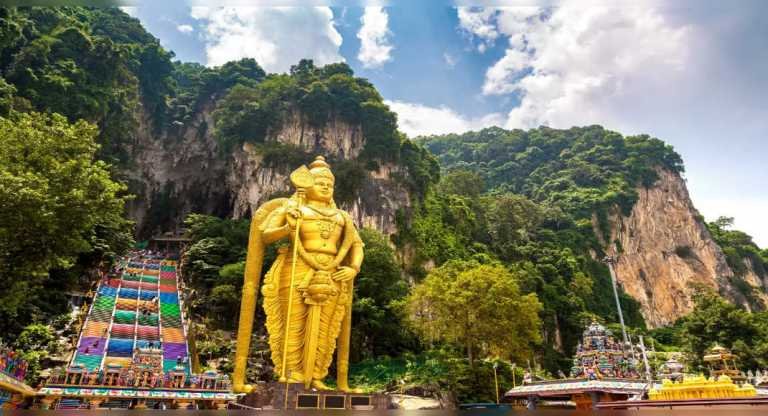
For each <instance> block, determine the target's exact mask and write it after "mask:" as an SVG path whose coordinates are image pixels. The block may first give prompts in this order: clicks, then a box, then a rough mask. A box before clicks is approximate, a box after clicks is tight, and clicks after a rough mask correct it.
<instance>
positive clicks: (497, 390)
mask: <svg viewBox="0 0 768 416" xmlns="http://www.w3.org/2000/svg"><path fill="white" fill-rule="evenodd" d="M498 366H499V363H497V362H494V363H493V383H494V385H495V386H496V404H499V376H498V375H497V373H496V368H497V367H498Z"/></svg>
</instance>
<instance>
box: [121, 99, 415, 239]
mask: <svg viewBox="0 0 768 416" xmlns="http://www.w3.org/2000/svg"><path fill="white" fill-rule="evenodd" d="M213 107H214V104H213V103H212V102H211V103H209V104H208V105H206V106H203V108H202V110H201V111H199V112H198V113H197V115H196V116H195V117H194V118H193V120H192V121H191V122H189V123H188V124H187V125H186V126H183V127H181V128H180V131H179V132H177V133H176V134H173V135H171V136H169V135H166V134H163V135H160V136H158V135H155V134H153V131H152V129H151V128H150V127H149V126H150V125H151V119H149V117H147V116H145V115H143V111H140V112H139V113H140V114H141V116H140V117H139V120H140V122H139V128H138V132H137V135H136V141H135V143H134V144H133V145H132V146H131V148H130V149H129V153H130V154H131V155H132V160H133V163H134V167H133V168H131V169H129V170H128V171H127V172H124V174H125V176H127V178H128V180H129V183H130V184H131V190H132V191H133V192H134V193H136V194H137V198H136V199H135V200H134V201H132V202H131V204H130V205H129V213H130V215H131V217H132V218H134V219H135V220H136V222H137V228H138V229H139V230H140V234H142V236H144V237H147V236H151V235H153V234H155V233H156V232H158V231H160V230H166V231H167V230H169V229H172V228H178V227H179V226H180V225H181V221H182V220H183V218H184V217H185V216H186V215H187V214H188V213H190V212H199V213H207V214H214V215H219V216H225V217H233V218H242V217H247V216H249V215H250V211H251V209H252V208H254V209H255V208H256V207H257V206H258V205H259V204H262V203H264V202H266V201H267V200H269V199H270V198H272V197H275V196H276V195H285V194H286V193H288V192H289V191H290V189H291V188H290V181H289V179H288V175H289V174H290V172H291V170H292V169H294V168H296V167H298V166H268V165H267V164H266V163H265V161H264V157H263V155H261V154H260V153H259V151H258V148H257V147H256V146H253V145H250V144H245V145H243V146H242V147H241V148H238V149H234V150H233V151H232V152H230V153H228V154H222V151H221V150H220V149H219V146H218V144H217V142H216V140H215V139H214V138H213V135H212V126H213V119H212V117H211V112H212V110H213ZM265 141H266V142H275V143H281V144H286V145H292V146H294V147H296V148H299V149H302V150H304V151H305V152H307V153H310V154H317V155H324V156H326V157H331V158H336V159H343V160H348V159H355V158H357V157H358V156H359V155H360V152H361V151H362V150H363V146H364V145H365V137H363V133H362V129H361V128H360V126H355V125H350V124H349V123H346V122H344V121H341V120H335V119H332V120H329V121H328V122H327V123H326V124H325V126H323V127H321V128H317V127H313V126H310V125H309V124H308V123H306V122H305V121H304V120H303V119H302V117H301V115H300V114H298V113H293V114H291V115H290V116H289V117H287V118H286V120H285V122H284V123H283V125H282V127H281V128H280V129H277V130H275V131H271V132H269V133H268V134H267V138H266V140H265ZM332 168H333V166H332ZM404 174H405V172H404V169H402V168H401V167H400V166H397V165H391V164H390V165H387V164H383V165H381V166H380V167H379V170H378V171H373V172H371V171H366V173H365V175H364V177H363V178H361V179H360V181H359V191H358V194H357V196H356V199H354V200H353V201H349V202H346V203H343V204H341V208H343V209H345V210H347V211H349V212H350V213H351V214H352V216H353V218H354V219H355V221H356V222H357V223H358V225H361V226H366V227H372V228H376V229H378V230H379V231H382V232H383V233H385V234H391V233H394V232H395V231H396V224H395V213H396V212H397V211H398V209H400V208H405V209H407V208H408V207H410V205H411V201H410V197H409V194H408V191H407V189H405V187H403V186H402V185H401V184H400V183H399V182H398V181H397V180H395V177H396V176H398V175H399V176H402V175H404ZM149 213H151V214H152V215H151V217H152V218H160V219H161V221H162V222H161V223H160V224H153V223H150V222H149V217H150V216H149V215H148V214H149Z"/></svg>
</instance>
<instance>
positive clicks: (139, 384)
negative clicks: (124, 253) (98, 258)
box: [38, 253, 235, 409]
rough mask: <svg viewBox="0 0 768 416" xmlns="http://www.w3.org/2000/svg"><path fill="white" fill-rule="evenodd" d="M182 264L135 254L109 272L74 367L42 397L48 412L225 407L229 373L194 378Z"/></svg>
mask: <svg viewBox="0 0 768 416" xmlns="http://www.w3.org/2000/svg"><path fill="white" fill-rule="evenodd" d="M179 294H180V289H179V282H178V279H177V270H176V262H175V261H171V260H164V259H162V258H159V257H157V256H152V255H146V254H141V253H133V255H132V256H130V257H126V258H124V259H123V260H121V261H120V262H119V264H118V265H117V266H116V267H115V268H114V269H113V270H111V271H110V272H109V273H106V274H105V275H104V277H103V278H102V280H101V281H100V282H99V284H98V287H97V289H96V295H95V297H94V299H93V303H92V304H91V307H90V310H89V312H88V315H87V317H86V319H85V322H84V324H83V327H82V330H81V336H80V338H79V342H78V345H77V350H76V352H75V354H74V356H73V358H72V361H71V363H70V365H69V366H68V367H66V368H61V369H55V370H54V371H52V373H51V376H50V377H49V379H48V383H47V384H46V386H45V387H43V388H42V389H41V390H40V391H39V392H38V394H39V395H40V396H42V398H41V399H40V400H39V402H40V407H41V408H56V409H82V408H91V409H95V408H136V409H142V408H188V407H197V408H223V407H226V405H227V403H228V402H229V401H231V400H234V399H235V396H234V395H233V394H232V393H231V383H230V381H229V378H228V376H225V375H221V374H218V373H213V374H211V373H205V374H203V375H196V374H192V372H191V369H190V360H189V348H188V345H187V336H186V329H185V328H186V326H185V318H184V313H183V310H182V307H181V300H180V296H179Z"/></svg>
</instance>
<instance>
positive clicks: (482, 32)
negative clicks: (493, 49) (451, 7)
mask: <svg viewBox="0 0 768 416" xmlns="http://www.w3.org/2000/svg"><path fill="white" fill-rule="evenodd" d="M457 11H458V14H459V28H460V29H461V30H462V31H464V32H465V33H466V34H468V35H469V36H470V37H475V38H477V40H478V41H479V42H478V44H477V50H478V51H479V52H480V53H483V52H485V50H486V49H487V48H488V46H493V43H494V41H495V40H496V38H498V37H499V32H498V31H497V30H496V22H495V18H496V14H497V13H498V12H497V10H495V9H492V8H488V9H482V8H473V7H459V8H457Z"/></svg>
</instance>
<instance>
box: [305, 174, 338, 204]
mask: <svg viewBox="0 0 768 416" xmlns="http://www.w3.org/2000/svg"><path fill="white" fill-rule="evenodd" d="M307 197H308V198H309V199H311V200H314V201H322V202H331V200H332V199H333V180H331V179H329V178H325V177H322V176H320V177H316V178H315V184H314V185H312V187H310V188H309V189H308V190H307Z"/></svg>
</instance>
